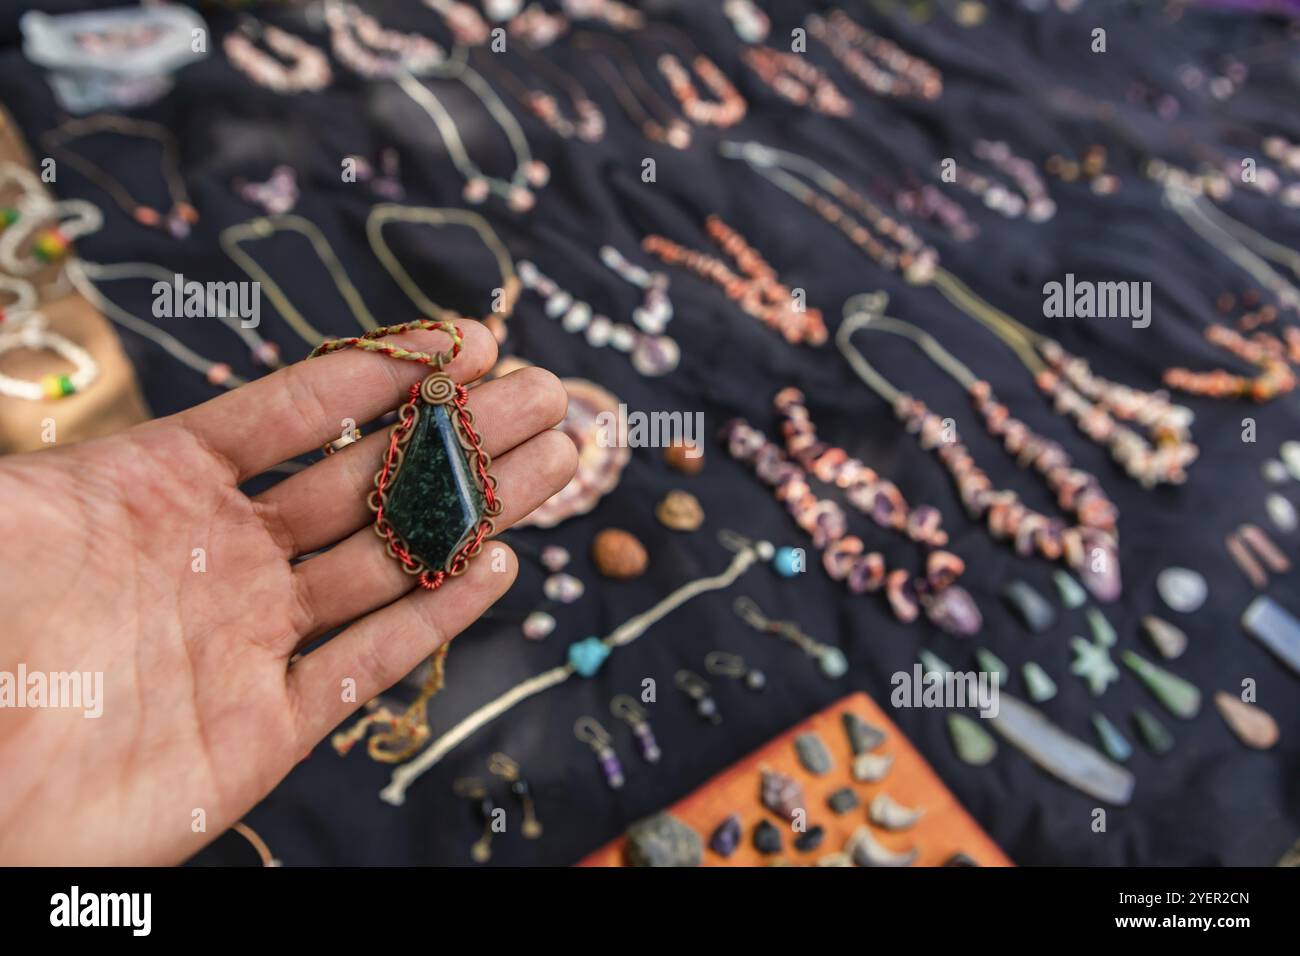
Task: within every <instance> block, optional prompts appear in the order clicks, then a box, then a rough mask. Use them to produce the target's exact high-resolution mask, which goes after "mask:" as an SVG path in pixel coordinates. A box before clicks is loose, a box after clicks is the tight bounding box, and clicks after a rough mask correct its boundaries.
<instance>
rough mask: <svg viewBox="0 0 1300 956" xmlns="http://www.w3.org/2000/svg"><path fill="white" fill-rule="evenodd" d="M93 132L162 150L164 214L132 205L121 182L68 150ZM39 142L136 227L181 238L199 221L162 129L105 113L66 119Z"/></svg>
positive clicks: (177, 157)
mask: <svg viewBox="0 0 1300 956" xmlns="http://www.w3.org/2000/svg"><path fill="white" fill-rule="evenodd" d="M96 133H113V134H115V135H118V136H133V137H138V138H142V139H152V140H155V141H157V142H158V144H159V145H160V146H161V147H162V177H163V181H164V182H165V183H166V184H167V192H168V194H169V195H170V196H171V203H172V206H171V209H170V210H168V212H166V213H165V214H164V213H160V212H159V211H158V210H157V209H154V208H153V207H152V206H145V205H143V204H141V203H138V202H136V201H135V199H134V198H133V197H132V196H131V194H130V193H129V192H128V191H127V189H126V187H125V186H123V185H122V182H121V180H119V179H117V178H116V177H115V176H112V175H111V174H109V173H108V172H107V171H105V170H104V169H103V168H102V167H100V166H98V165H96V164H95V163H93V162H91V161H90V160H89V159H87V158H86V157H84V156H82V155H80V154H78V153H75V152H73V151H72V150H71V149H70V148H69V147H68V143H69V141H70V140H74V139H80V138H82V137H85V136H93V135H95V134H96ZM41 142H42V143H44V144H45V148H46V149H48V150H49V151H50V154H51V155H52V156H54V157H56V158H57V159H59V160H60V161H61V162H65V163H67V164H68V165H69V166H71V167H72V168H73V169H75V170H77V172H79V173H81V174H82V175H83V176H85V177H86V178H87V179H89V180H90V181H91V182H93V183H95V184H96V185H97V186H99V187H100V188H101V189H103V190H104V191H105V192H107V193H108V194H109V195H110V196H112V197H113V201H114V202H116V203H117V204H118V205H119V206H120V207H121V208H122V210H123V211H124V212H126V213H127V214H128V215H130V216H131V217H132V218H133V219H134V220H135V221H136V222H138V223H140V225H142V226H150V227H153V228H156V229H164V228H165V229H166V230H167V231H168V232H170V233H171V234H172V236H173V237H175V238H177V239H184V238H185V237H186V236H188V235H189V234H190V228H191V227H192V226H193V225H194V224H195V223H196V222H198V221H199V214H198V211H197V210H196V209H195V208H194V206H193V204H192V203H191V202H190V195H189V192H188V190H186V188H185V180H184V179H183V178H182V177H181V171H180V151H179V149H178V147H177V145H176V137H175V136H173V135H172V133H171V131H170V130H168V129H167V128H166V127H165V126H161V125H159V124H158V123H150V122H148V121H146V120H137V119H131V118H129V117H126V116H114V115H112V114H107V113H105V114H100V115H97V116H89V117H86V118H85V119H76V120H69V121H68V122H66V123H64V124H63V125H61V126H56V127H55V128H54V129H52V130H49V131H47V132H46V133H44V134H43V135H42V136H41Z"/></svg>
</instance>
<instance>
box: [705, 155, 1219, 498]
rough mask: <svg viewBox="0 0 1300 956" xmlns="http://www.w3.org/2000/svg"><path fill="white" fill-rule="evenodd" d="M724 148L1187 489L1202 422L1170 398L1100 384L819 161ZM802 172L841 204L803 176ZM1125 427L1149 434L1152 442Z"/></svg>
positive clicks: (1066, 407)
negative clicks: (971, 323) (999, 345)
mask: <svg viewBox="0 0 1300 956" xmlns="http://www.w3.org/2000/svg"><path fill="white" fill-rule="evenodd" d="M720 149H721V152H722V154H723V155H724V156H727V157H730V158H736V159H741V160H743V161H744V162H746V163H748V164H749V165H750V167H751V168H752V169H753V170H754V171H755V172H757V173H759V175H761V176H763V177H764V178H766V179H767V180H768V181H770V182H771V183H772V184H773V185H775V186H777V187H778V188H780V189H782V190H784V191H785V192H787V193H789V194H790V195H792V196H794V197H795V198H796V199H798V200H799V201H801V202H803V203H804V204H805V205H806V206H808V207H809V208H810V209H812V210H813V211H814V212H816V213H817V214H818V215H820V216H821V217H822V218H823V219H825V220H826V221H827V222H829V223H831V224H832V225H834V226H836V227H837V228H838V229H840V231H842V232H843V233H844V234H845V235H846V236H848V237H849V239H850V240H851V241H853V242H854V244H855V245H857V246H858V247H859V248H860V249H862V250H863V251H864V252H865V253H866V254H867V255H868V257H869V258H871V259H872V260H873V261H874V262H876V263H877V264H878V265H880V266H882V267H883V268H886V269H891V270H897V271H899V272H901V273H902V275H903V277H904V278H905V279H906V280H907V281H908V282H910V283H912V284H914V285H933V286H934V288H935V289H937V290H938V291H939V292H940V293H941V294H942V295H943V296H944V298H946V299H947V300H948V301H949V302H951V303H952V304H953V305H955V306H957V307H958V308H959V309H961V311H963V312H964V313H966V315H968V316H970V317H971V318H972V319H974V320H975V321H977V322H979V323H980V324H981V325H983V326H984V327H985V328H987V329H988V330H989V331H990V332H992V333H993V334H994V335H996V336H997V337H998V338H999V339H1001V340H1002V341H1003V342H1004V343H1005V344H1006V345H1007V347H1008V348H1010V349H1011V351H1012V352H1013V353H1014V354H1015V355H1016V357H1017V358H1019V359H1020V361H1021V364H1023V365H1024V366H1025V368H1026V370H1028V371H1029V372H1030V373H1031V374H1032V375H1033V376H1034V382H1035V384H1036V385H1037V386H1038V388H1039V390H1040V391H1042V392H1043V393H1044V394H1045V395H1046V396H1047V397H1048V398H1049V399H1051V401H1052V405H1053V408H1054V410H1055V411H1056V412H1057V413H1058V414H1065V415H1068V416H1069V417H1071V418H1073V419H1074V420H1075V423H1076V424H1077V426H1078V428H1079V430H1080V431H1081V432H1083V434H1084V435H1085V436H1086V437H1087V438H1088V439H1089V440H1091V441H1092V442H1094V443H1095V444H1099V445H1103V446H1104V447H1106V448H1107V449H1108V450H1109V452H1110V455H1111V457H1112V458H1113V459H1114V460H1115V461H1116V463H1117V464H1119V465H1120V467H1122V468H1123V469H1124V471H1125V472H1126V473H1127V474H1128V475H1129V477H1131V478H1133V479H1134V480H1136V481H1138V482H1139V483H1140V484H1141V485H1142V486H1143V487H1146V488H1150V487H1153V486H1155V485H1157V484H1164V483H1169V484H1179V483H1181V482H1183V481H1184V480H1186V468H1187V466H1188V465H1190V464H1191V463H1192V462H1193V461H1194V460H1195V459H1196V456H1197V448H1196V446H1195V445H1193V444H1192V443H1191V442H1190V441H1189V440H1188V436H1189V429H1190V425H1191V421H1192V413H1191V412H1190V411H1189V410H1188V409H1186V408H1183V407H1181V406H1178V405H1174V404H1172V403H1171V402H1170V401H1169V399H1168V396H1167V395H1166V393H1164V392H1143V391H1140V390H1138V389H1134V388H1129V387H1128V386H1124V385H1119V384H1116V383H1114V382H1110V381H1107V380H1106V379H1103V378H1100V377H1099V376H1096V375H1094V374H1093V373H1092V370H1091V369H1090V368H1089V367H1088V364H1087V363H1086V362H1085V361H1083V359H1080V358H1078V357H1076V356H1074V355H1071V354H1070V353H1069V352H1067V351H1066V350H1065V349H1064V348H1062V346H1061V345H1060V344H1059V343H1057V342H1055V341H1054V340H1052V339H1051V338H1049V337H1047V336H1045V335H1041V334H1039V333H1038V332H1035V331H1033V330H1032V329H1030V328H1029V327H1028V326H1025V325H1022V324H1021V323H1019V322H1017V321H1015V320H1014V319H1012V318H1011V317H1010V316H1009V315H1007V314H1005V313H1004V312H1001V311H1000V310H998V309H996V308H994V307H993V306H992V305H990V304H989V303H988V302H986V301H984V300H983V299H981V298H980V297H979V296H978V295H976V294H975V293H974V292H973V291H971V289H970V288H968V287H967V286H966V285H965V283H963V282H961V280H959V279H958V278H957V277H956V276H954V275H953V274H952V273H950V272H948V271H947V270H946V269H943V268H941V267H940V266H939V257H938V253H937V252H936V251H935V250H934V249H933V248H932V247H931V246H928V245H926V244H925V243H924V242H922V240H921V239H920V237H919V236H917V235H916V233H914V232H913V231H912V230H911V229H909V228H908V227H907V226H905V225H903V224H901V223H899V222H898V221H897V220H895V219H893V218H891V217H889V216H888V215H887V214H885V212H884V211H883V210H881V209H880V208H879V207H878V206H876V205H875V204H874V203H872V202H871V201H870V200H868V199H866V198H865V197H863V196H861V195H860V194H858V193H856V192H855V191H854V190H852V189H851V188H850V187H849V186H848V185H847V184H846V183H845V182H844V181H843V180H841V179H839V178H838V177H837V176H834V175H833V174H831V173H830V172H828V171H827V170H825V169H823V168H822V167H821V166H819V165H817V164H816V163H814V162H813V161H812V160H809V159H805V158H804V157H801V156H797V155H795V154H792V153H788V152H785V151H782V150H776V149H772V148H771V147H768V146H763V145H761V144H758V143H723V144H722V145H721V147H720ZM794 171H797V172H799V174H800V175H802V176H804V177H806V178H807V179H809V180H811V181H812V182H814V183H815V184H816V185H817V187H819V188H820V189H822V190H824V191H825V193H829V194H830V195H831V196H834V197H835V199H831V198H828V196H827V195H824V194H823V193H821V192H818V191H817V189H814V188H813V187H812V186H810V185H808V184H807V183H806V182H804V181H803V180H801V179H799V178H798V177H796V176H795V175H794V174H793V172H794ZM835 200H840V201H841V202H843V203H844V204H845V205H848V206H850V207H851V208H852V210H853V212H856V213H858V214H859V215H861V216H862V217H863V219H865V220H866V222H865V223H864V222H861V221H858V220H856V219H855V218H854V217H853V215H852V213H850V212H849V211H848V210H847V209H845V208H844V205H841V204H840V203H839V202H836V201H835ZM873 228H874V230H875V233H876V234H878V237H877V235H876V234H873ZM891 243H892V247H891V245H890V244H891ZM1121 421H1125V422H1130V421H1131V422H1134V423H1136V424H1138V425H1140V426H1141V427H1142V428H1143V429H1144V430H1145V431H1146V432H1147V434H1148V435H1149V436H1150V438H1151V441H1148V440H1147V439H1145V438H1143V437H1142V436H1141V435H1140V434H1138V432H1136V431H1135V430H1134V429H1132V428H1129V427H1128V426H1126V425H1123V424H1120V422H1121Z"/></svg>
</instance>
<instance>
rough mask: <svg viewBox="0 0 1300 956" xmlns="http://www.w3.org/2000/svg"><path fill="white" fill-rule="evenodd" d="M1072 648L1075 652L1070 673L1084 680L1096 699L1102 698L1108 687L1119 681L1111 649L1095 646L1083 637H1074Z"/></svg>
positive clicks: (1099, 645) (1100, 645) (1071, 641)
mask: <svg viewBox="0 0 1300 956" xmlns="http://www.w3.org/2000/svg"><path fill="white" fill-rule="evenodd" d="M1070 648H1071V649H1072V650H1073V651H1074V663H1072V664H1071V665H1070V673H1071V674H1073V675H1075V676H1076V677H1079V678H1082V679H1083V682H1084V683H1085V684H1087V685H1088V690H1090V691H1092V695H1093V696H1094V697H1100V696H1101V695H1102V694H1104V693H1105V692H1106V688H1107V687H1109V686H1110V685H1111V684H1113V683H1115V681H1117V680H1119V668H1118V667H1116V666H1115V662H1114V661H1112V660H1111V659H1110V648H1108V647H1106V646H1105V645H1104V644H1094V643H1091V642H1089V641H1085V640H1084V639H1083V638H1081V637H1072V638H1070Z"/></svg>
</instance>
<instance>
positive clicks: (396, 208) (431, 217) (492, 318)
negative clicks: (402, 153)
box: [366, 203, 520, 343]
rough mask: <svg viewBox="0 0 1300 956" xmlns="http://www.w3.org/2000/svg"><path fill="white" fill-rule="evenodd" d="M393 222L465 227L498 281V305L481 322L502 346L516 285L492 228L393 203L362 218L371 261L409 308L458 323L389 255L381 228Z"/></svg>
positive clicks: (448, 212) (465, 216)
mask: <svg viewBox="0 0 1300 956" xmlns="http://www.w3.org/2000/svg"><path fill="white" fill-rule="evenodd" d="M393 222H401V223H411V224H417V223H418V224H421V225H427V226H433V227H434V228H442V227H444V226H468V227H469V228H470V229H472V230H474V232H475V234H476V235H477V236H478V237H479V239H480V241H482V243H483V245H484V246H485V247H486V248H487V250H488V252H490V253H491V254H492V257H493V259H494V260H495V261H496V266H497V271H498V273H499V274H500V277H501V285H500V286H499V287H498V288H500V289H501V293H502V294H501V301H500V305H499V307H498V308H495V309H494V310H493V311H492V312H491V313H490V314H488V315H486V316H484V317H483V319H482V322H483V324H484V325H486V326H487V327H488V329H489V331H491V332H492V334H493V336H494V337H495V338H496V340H497V342H498V343H500V342H504V341H505V337H506V333H505V323H506V321H507V320H508V319H509V318H510V316H511V315H513V314H514V310H515V305H516V303H518V301H519V292H520V282H519V277H518V275H517V274H516V273H515V264H514V260H513V259H511V258H510V250H508V249H507V248H506V246H505V243H504V242H502V241H501V238H500V237H499V236H498V235H497V234H496V233H495V232H493V231H492V227H491V226H489V225H488V223H487V220H486V219H484V218H483V217H482V216H480V215H478V214H477V213H473V212H469V211H468V210H463V209H434V208H432V207H428V206H402V205H397V204H395V203H381V204H380V205H378V206H375V207H374V208H372V209H371V210H370V215H368V216H367V217H366V238H367V239H368V240H369V241H370V248H371V249H372V250H373V251H374V253H375V258H376V259H378V260H379V262H380V264H382V265H383V267H384V268H385V269H386V270H387V271H388V274H389V275H390V276H392V277H393V281H394V282H396V283H397V284H398V286H399V287H400V288H401V290H402V291H403V292H404V293H406V297H407V298H408V299H410V300H411V302H412V304H413V305H414V306H415V307H416V308H417V309H419V310H420V312H421V313H423V314H424V315H426V316H429V317H430V318H435V319H456V320H459V319H460V318H461V317H460V316H459V315H456V314H455V313H454V312H450V311H449V310H447V309H444V308H443V307H442V306H440V305H439V304H438V303H436V302H434V301H433V300H432V299H430V298H429V297H428V296H427V295H425V294H424V292H423V291H422V290H421V289H420V287H419V285H417V284H416V282H415V280H414V279H412V278H411V275H410V273H409V272H407V271H406V269H405V268H404V267H403V266H402V264H401V263H400V262H399V261H398V259H397V256H396V255H394V254H393V250H392V249H391V248H389V246H388V243H387V242H386V241H385V240H384V227H385V226H387V225H388V224H389V223H393Z"/></svg>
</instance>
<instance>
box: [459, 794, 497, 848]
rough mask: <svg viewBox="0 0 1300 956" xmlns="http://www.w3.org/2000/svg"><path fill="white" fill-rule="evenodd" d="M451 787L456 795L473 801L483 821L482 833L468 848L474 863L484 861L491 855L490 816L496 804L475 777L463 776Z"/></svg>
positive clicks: (494, 810) (493, 812)
mask: <svg viewBox="0 0 1300 956" xmlns="http://www.w3.org/2000/svg"><path fill="white" fill-rule="evenodd" d="M451 789H452V792H453V793H455V794H456V796H458V797H464V798H465V799H467V800H473V801H474V803H475V810H476V811H477V812H478V817H479V820H481V821H482V823H483V835H482V836H480V837H479V838H478V839H477V840H475V841H474V843H473V845H472V846H471V847H470V848H469V856H470V859H472V860H473V861H474V862H475V863H486V862H487V861H488V860H489V859H491V857H492V817H493V815H494V814H495V813H496V809H497V808H496V804H495V803H493V802H492V797H491V796H489V795H488V792H487V787H485V786H483V781H481V780H479V779H478V778H477V777H463V778H462V779H460V780H457V781H456V782H455V783H453V784H452V785H451Z"/></svg>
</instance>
